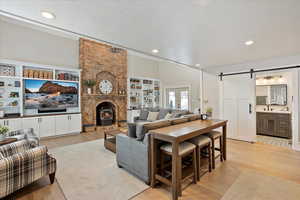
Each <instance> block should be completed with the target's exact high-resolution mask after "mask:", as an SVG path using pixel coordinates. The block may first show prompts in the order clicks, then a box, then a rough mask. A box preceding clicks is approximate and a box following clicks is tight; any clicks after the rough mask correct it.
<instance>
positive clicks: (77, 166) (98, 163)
mask: <svg viewBox="0 0 300 200" xmlns="http://www.w3.org/2000/svg"><path fill="white" fill-rule="evenodd" d="M50 153H51V154H53V155H54V156H55V158H56V159H57V172H56V179H57V181H58V183H59V185H60V186H61V188H62V190H63V192H64V194H65V196H66V198H67V199H68V200H83V199H105V200H126V199H130V198H132V197H133V196H135V195H137V194H139V193H140V192H142V191H144V190H145V189H147V188H148V187H149V186H148V185H146V184H145V183H144V182H142V181H140V180H139V179H137V178H136V177H134V176H132V175H131V174H129V173H128V172H127V171H125V170H124V169H120V168H118V166H117V163H116V156H115V154H114V153H112V152H110V151H108V150H106V149H105V148H104V144H103V140H95V141H92V142H85V143H80V144H75V145H70V146H66V147H61V148H56V149H52V150H51V151H50Z"/></svg>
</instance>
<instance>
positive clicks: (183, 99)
mask: <svg viewBox="0 0 300 200" xmlns="http://www.w3.org/2000/svg"><path fill="white" fill-rule="evenodd" d="M180 108H181V110H188V109H189V96H188V91H187V90H185V91H181V92H180Z"/></svg>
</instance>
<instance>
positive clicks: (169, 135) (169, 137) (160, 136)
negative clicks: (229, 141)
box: [150, 119, 227, 200]
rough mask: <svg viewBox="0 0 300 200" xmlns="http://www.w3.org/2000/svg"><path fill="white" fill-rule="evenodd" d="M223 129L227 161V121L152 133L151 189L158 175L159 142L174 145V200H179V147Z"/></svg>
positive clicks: (216, 121)
mask: <svg viewBox="0 0 300 200" xmlns="http://www.w3.org/2000/svg"><path fill="white" fill-rule="evenodd" d="M220 127H222V128H223V134H222V137H223V152H224V160H226V129H227V120H217V119H216V120H214V119H212V120H196V121H192V122H186V123H182V124H178V125H173V126H168V127H164V128H160V129H155V130H152V131H150V133H151V144H150V145H151V187H154V186H155V183H156V179H159V178H160V177H158V176H159V175H157V148H158V145H157V144H158V141H165V142H169V143H171V144H172V153H173V155H172V199H173V200H177V199H178V193H179V192H178V191H179V181H181V180H179V170H181V169H179V167H178V161H179V156H178V145H179V143H181V142H184V141H186V140H189V139H191V138H193V137H196V136H198V135H201V134H204V133H208V132H210V131H212V130H213V129H216V128H220Z"/></svg>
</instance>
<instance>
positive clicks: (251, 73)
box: [219, 65, 300, 81]
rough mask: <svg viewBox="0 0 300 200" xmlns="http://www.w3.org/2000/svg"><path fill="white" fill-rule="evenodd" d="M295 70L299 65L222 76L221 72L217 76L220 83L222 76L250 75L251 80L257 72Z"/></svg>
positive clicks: (251, 70)
mask: <svg viewBox="0 0 300 200" xmlns="http://www.w3.org/2000/svg"><path fill="white" fill-rule="evenodd" d="M296 68H300V65H297V66H289V67H279V68H271V69H259V70H254V69H250V71H244V72H235V73H227V74H224V73H223V72H221V73H220V74H219V77H220V81H222V80H223V77H224V76H233V75H241V74H250V78H253V74H254V73H259V72H270V71H279V70H287V69H296Z"/></svg>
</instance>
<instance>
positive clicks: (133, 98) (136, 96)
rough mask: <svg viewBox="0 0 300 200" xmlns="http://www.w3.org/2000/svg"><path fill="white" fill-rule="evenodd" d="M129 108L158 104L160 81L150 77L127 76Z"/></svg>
mask: <svg viewBox="0 0 300 200" xmlns="http://www.w3.org/2000/svg"><path fill="white" fill-rule="evenodd" d="M128 82H129V84H128V85H129V87H128V90H129V94H130V95H129V100H128V101H129V103H128V107H129V109H133V110H135V109H141V108H147V107H158V106H160V81H159V80H156V79H150V78H137V77H132V78H129V81H128Z"/></svg>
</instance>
